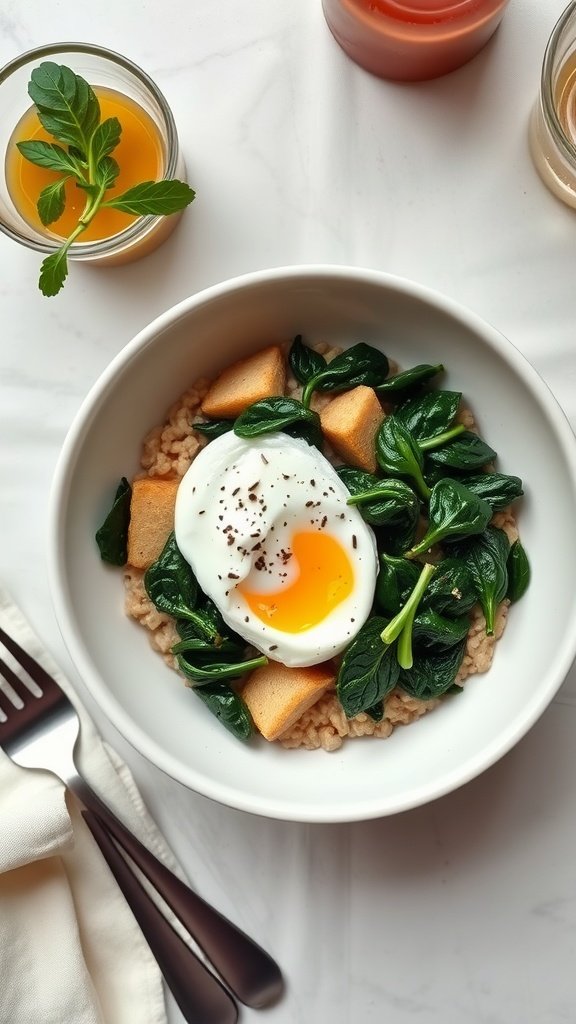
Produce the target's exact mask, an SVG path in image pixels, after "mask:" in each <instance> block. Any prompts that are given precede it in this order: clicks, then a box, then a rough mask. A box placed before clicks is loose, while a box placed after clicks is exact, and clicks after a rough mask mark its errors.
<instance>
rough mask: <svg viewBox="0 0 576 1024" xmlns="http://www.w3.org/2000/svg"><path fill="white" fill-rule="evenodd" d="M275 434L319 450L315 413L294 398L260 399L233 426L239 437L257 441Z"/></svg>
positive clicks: (319, 433)
mask: <svg viewBox="0 0 576 1024" xmlns="http://www.w3.org/2000/svg"><path fill="white" fill-rule="evenodd" d="M276 431H284V432H285V433H288V432H290V434H291V436H296V437H303V438H304V440H305V441H308V443H309V444H314V445H316V446H317V447H318V448H321V447H322V443H323V441H322V430H321V428H320V417H319V415H318V413H317V412H312V410H311V409H306V408H305V407H304V406H303V404H302V402H299V401H298V399H297V398H284V397H283V396H281V395H280V396H275V397H273V398H262V399H260V400H259V401H258V402H253V403H252V405H249V406H248V407H247V408H246V409H244V411H243V412H241V413H240V415H239V416H238V418H237V419H236V421H235V423H234V433H235V434H237V435H238V437H245V438H252V437H260V436H261V435H262V434H272V433H275V432H276Z"/></svg>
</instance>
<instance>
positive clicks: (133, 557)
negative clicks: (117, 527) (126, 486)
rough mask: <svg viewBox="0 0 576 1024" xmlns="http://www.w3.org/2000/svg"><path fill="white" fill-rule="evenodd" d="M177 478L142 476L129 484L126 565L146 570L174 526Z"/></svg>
mask: <svg viewBox="0 0 576 1024" xmlns="http://www.w3.org/2000/svg"><path fill="white" fill-rule="evenodd" d="M179 483H180V480H179V479H176V480H163V479H159V478H157V477H143V478H142V479H138V480H134V482H133V484H132V500H131V502H130V525H129V527H128V564H129V565H133V566H134V568H135V569H147V568H148V566H149V565H152V562H155V561H156V559H157V558H158V555H159V554H160V552H161V551H162V548H163V547H164V545H165V543H166V541H167V540H168V536H169V534H170V533H171V531H172V530H173V529H174V505H175V503H176V492H177V490H178V485H179Z"/></svg>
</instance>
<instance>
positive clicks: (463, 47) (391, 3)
mask: <svg viewBox="0 0 576 1024" xmlns="http://www.w3.org/2000/svg"><path fill="white" fill-rule="evenodd" d="M508 3H509V0H322V6H323V9H324V16H325V18H326V21H327V22H328V26H329V28H330V30H331V32H332V35H333V36H334V37H335V39H336V40H337V42H338V43H340V46H341V47H342V49H343V50H344V51H345V52H346V53H347V54H348V56H349V57H351V58H352V60H354V61H355V62H356V63H357V64H359V65H360V66H361V67H363V68H365V69H366V70H367V71H371V72H372V74H374V75H378V76H379V77H380V78H389V79H393V80H396V81H418V80H422V79H427V78H437V77H438V76H439V75H445V74H447V73H448V72H449V71H454V70H455V69H456V68H458V67H460V66H461V65H462V64H464V63H466V61H469V60H470V59H471V58H472V57H474V56H475V55H476V54H477V53H478V51H479V50H480V49H481V48H482V47H483V46H485V45H486V43H487V42H488V40H489V39H490V37H491V36H492V35H493V34H494V32H495V31H496V29H497V28H498V25H499V24H500V21H501V20H502V17H503V15H504V10H505V8H506V7H507V5H508Z"/></svg>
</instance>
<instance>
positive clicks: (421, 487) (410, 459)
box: [376, 416, 430, 500]
mask: <svg viewBox="0 0 576 1024" xmlns="http://www.w3.org/2000/svg"><path fill="white" fill-rule="evenodd" d="M376 458H377V460H378V464H379V465H380V466H381V467H382V469H383V470H384V472H385V473H390V474H391V475H392V476H401V477H402V476H406V477H408V478H409V479H411V480H413V481H414V483H415V485H416V489H417V491H418V493H419V494H420V495H421V497H422V498H424V499H425V500H427V499H428V498H429V497H430V488H429V487H428V484H427V483H426V481H425V480H424V477H423V475H422V468H423V465H424V456H423V455H422V452H421V450H420V447H419V445H418V443H417V441H416V440H415V439H414V438H413V437H412V434H411V433H410V432H409V431H408V430H407V429H406V427H405V426H404V424H403V423H401V422H400V421H399V420H398V419H397V418H396V416H387V417H386V419H385V420H384V422H383V423H382V426H381V427H380V429H379V431H378V433H377V435H376Z"/></svg>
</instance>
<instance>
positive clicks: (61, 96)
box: [28, 61, 100, 153]
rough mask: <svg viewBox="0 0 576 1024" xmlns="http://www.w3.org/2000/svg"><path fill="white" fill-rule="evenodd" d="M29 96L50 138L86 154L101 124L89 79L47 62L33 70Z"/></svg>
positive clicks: (62, 66) (97, 105)
mask: <svg viewBox="0 0 576 1024" xmlns="http://www.w3.org/2000/svg"><path fill="white" fill-rule="evenodd" d="M28 95H29V96H30V99H31V100H32V102H33V103H35V104H36V107H37V111H38V117H39V120H40V123H41V124H42V125H43V127H44V128H45V129H46V131H47V132H49V133H50V135H52V136H53V137H54V138H55V139H57V140H58V142H66V143H68V145H70V146H76V147H77V148H78V149H79V150H80V151H81V152H82V153H87V152H88V151H89V144H90V139H91V137H92V134H93V132H94V131H95V129H96V127H97V125H98V124H99V122H100V104H99V103H98V100H97V98H96V94H95V93H94V91H93V89H92V88H91V86H90V85H88V82H86V81H85V79H83V78H81V77H80V76H79V75H75V74H74V72H73V71H71V70H70V68H67V67H65V66H64V65H59V64H54V63H53V62H52V61H43V63H42V64H40V65H39V66H38V67H37V68H34V70H33V71H32V74H31V76H30V82H29V84H28Z"/></svg>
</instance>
